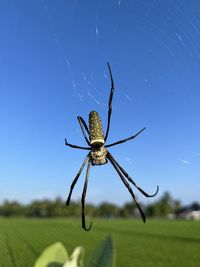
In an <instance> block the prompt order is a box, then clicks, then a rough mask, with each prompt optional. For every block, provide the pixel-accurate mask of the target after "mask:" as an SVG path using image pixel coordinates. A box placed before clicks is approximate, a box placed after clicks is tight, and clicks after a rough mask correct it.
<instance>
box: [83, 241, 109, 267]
mask: <svg viewBox="0 0 200 267" xmlns="http://www.w3.org/2000/svg"><path fill="white" fill-rule="evenodd" d="M113 253H114V249H113V242H112V238H111V237H110V236H108V237H107V238H106V239H105V240H103V241H102V243H101V244H100V245H99V246H97V247H96V249H95V250H94V252H93V254H92V256H91V258H90V261H89V264H88V265H87V267H113V266H114V265H113V258H114V257H113Z"/></svg>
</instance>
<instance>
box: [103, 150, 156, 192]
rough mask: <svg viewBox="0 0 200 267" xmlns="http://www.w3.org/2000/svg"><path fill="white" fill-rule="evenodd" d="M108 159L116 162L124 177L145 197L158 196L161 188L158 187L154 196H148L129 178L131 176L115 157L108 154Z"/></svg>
mask: <svg viewBox="0 0 200 267" xmlns="http://www.w3.org/2000/svg"><path fill="white" fill-rule="evenodd" d="M107 155H108V157H109V158H110V159H111V160H112V161H113V162H114V164H115V165H116V166H117V167H118V169H119V170H120V171H121V172H122V173H123V175H124V176H125V177H126V178H127V179H128V180H129V182H131V183H132V184H133V185H134V186H135V187H136V188H137V189H138V190H139V191H140V192H141V193H142V194H143V195H144V196H145V197H155V195H157V193H158V190H159V186H158V185H157V189H156V192H155V193H154V194H148V193H146V192H145V191H144V190H143V189H142V188H140V187H139V186H138V185H137V184H136V183H135V182H134V181H133V179H132V178H131V177H130V176H129V174H128V173H127V172H126V171H125V170H124V169H123V168H122V166H121V165H120V164H119V163H118V162H117V161H116V160H115V159H114V157H113V156H112V155H111V154H110V153H109V152H107Z"/></svg>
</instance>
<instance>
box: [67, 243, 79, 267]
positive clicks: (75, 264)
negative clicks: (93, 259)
mask: <svg viewBox="0 0 200 267" xmlns="http://www.w3.org/2000/svg"><path fill="white" fill-rule="evenodd" d="M83 256H84V248H83V247H76V248H75V249H74V251H73V253H72V255H71V256H70V259H69V261H67V262H66V263H65V264H64V266H63V267H82V266H83Z"/></svg>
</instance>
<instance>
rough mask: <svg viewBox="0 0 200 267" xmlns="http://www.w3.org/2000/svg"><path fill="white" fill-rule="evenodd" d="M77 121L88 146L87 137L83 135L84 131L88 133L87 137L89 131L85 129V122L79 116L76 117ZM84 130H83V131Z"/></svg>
mask: <svg viewBox="0 0 200 267" xmlns="http://www.w3.org/2000/svg"><path fill="white" fill-rule="evenodd" d="M77 119H78V122H79V124H80V127H81V131H82V133H83V136H84V138H85V140H86V142H87V144H88V145H89V146H90V141H89V140H88V138H87V136H86V134H85V130H86V132H87V133H88V135H90V132H89V129H88V127H87V124H86V122H85V121H84V119H83V118H82V117H81V116H78V117H77ZM84 128H85V130H84Z"/></svg>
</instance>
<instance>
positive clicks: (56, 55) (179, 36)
mask: <svg viewBox="0 0 200 267" xmlns="http://www.w3.org/2000/svg"><path fill="white" fill-rule="evenodd" d="M0 37H1V42H0V121H1V123H0V133H1V138H0V184H1V186H0V201H3V200H4V199H6V198H7V199H17V200H20V201H21V202H26V203H27V202H29V201H31V200H32V199H36V198H37V199H38V198H40V199H41V198H45V197H47V198H54V197H56V196H61V197H62V198H64V199H65V198H66V197H67V193H68V190H69V186H70V184H71V182H72V180H73V179H74V177H75V175H76V173H77V172H78V170H79V168H80V166H81V164H82V162H83V160H84V157H85V156H86V152H85V151H81V150H75V149H71V148H68V147H65V146H64V138H65V137H66V138H67V139H68V141H69V142H71V143H74V144H77V145H85V140H84V138H83V136H82V134H81V130H80V128H79V125H78V122H77V119H76V117H77V116H78V115H81V116H82V117H83V118H84V119H85V120H86V121H88V114H89V112H90V111H91V110H96V111H98V112H99V114H100V115H101V118H102V122H103V124H104V129H105V127H106V124H107V122H106V119H107V103H108V96H109V90H110V81H109V76H108V70H107V65H106V62H110V65H111V68H112V72H113V77H114V82H115V95H114V99H113V114H112V121H111V129H110V135H109V138H108V142H114V141H116V140H118V139H122V138H125V137H128V136H130V135H132V134H134V133H136V132H137V131H138V130H140V129H141V128H143V127H144V126H145V127H146V128H147V129H146V130H145V131H144V132H143V133H142V134H141V135H139V136H138V137H137V138H136V139H135V140H133V141H130V142H128V143H125V144H121V145H119V146H116V147H113V148H110V152H111V153H112V154H113V156H114V157H115V158H116V159H117V160H118V161H119V162H120V163H121V165H122V166H123V167H124V168H125V169H126V170H127V172H128V173H129V174H130V175H131V176H132V178H133V179H134V180H135V181H136V182H137V183H138V184H139V185H140V186H141V187H142V188H143V189H145V190H146V191H147V192H149V193H153V192H154V191H155V188H156V185H157V184H158V185H159V186H160V192H159V194H158V198H159V197H160V196H161V195H162V193H163V192H164V191H170V192H171V193H172V195H173V197H174V198H176V199H179V200H181V201H182V202H183V203H185V204H187V203H190V202H191V201H194V200H197V201H200V199H199V195H200V194H199V193H200V176H199V175H200V138H199V136H200V123H199V115H200V105H199V102H200V89H199V88H200V3H199V2H198V1H193V0H191V1H177V0H175V1H172V0H166V1H156V0H138V1H134V0H127V1H123V0H121V1H120V0H119V1H114V0H111V1H87V0H86V1H75V0H73V1H64V0H60V1H47V0H43V1H25V0H22V1H1V3H0ZM84 176H85V172H83V174H82V176H81V177H80V179H79V181H78V183H77V185H76V188H75V190H74V194H73V199H74V200H78V199H79V198H80V196H81V192H82V187H83V182H84ZM134 192H135V193H136V195H137V197H138V199H139V200H140V201H141V202H143V203H148V202H149V201H150V200H149V199H148V200H147V199H145V198H144V197H143V196H142V195H141V194H140V193H139V192H137V190H135V189H134ZM153 200H156V198H154V199H153ZM87 201H88V202H92V203H95V204H98V203H100V202H101V201H111V202H114V203H116V204H120V205H121V204H123V203H124V202H126V201H131V197H130V195H129V192H128V191H127V189H126V188H125V187H124V185H123V184H122V182H121V180H120V178H119V177H118V175H117V174H116V173H115V171H114V169H113V168H112V167H111V166H110V164H107V165H105V166H102V167H94V168H92V169H91V174H90V180H89V185H88V193H87Z"/></svg>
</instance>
